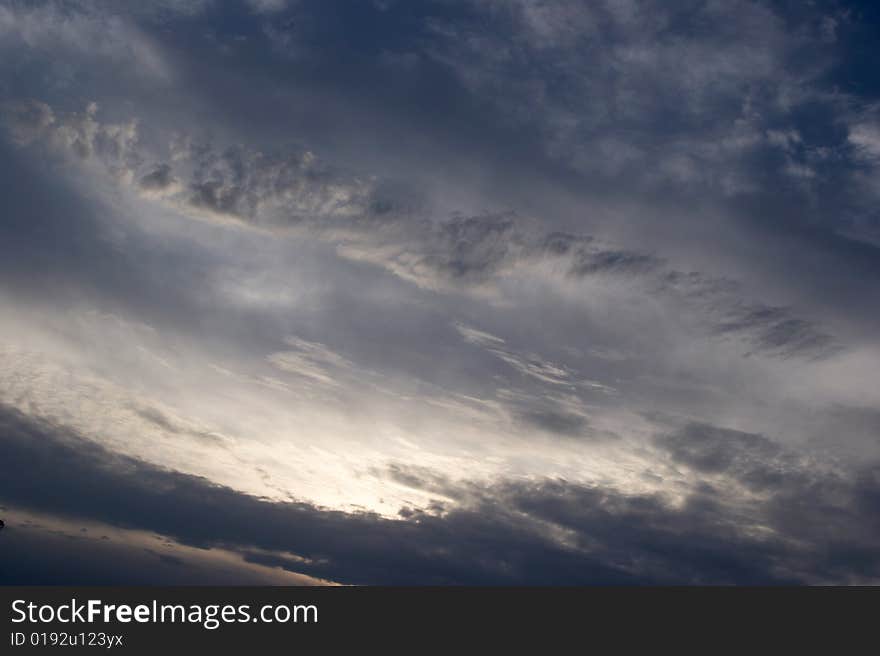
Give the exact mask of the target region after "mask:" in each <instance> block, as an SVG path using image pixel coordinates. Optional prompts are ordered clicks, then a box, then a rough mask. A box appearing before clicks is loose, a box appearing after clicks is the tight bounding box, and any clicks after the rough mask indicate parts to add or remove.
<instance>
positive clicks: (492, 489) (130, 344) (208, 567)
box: [0, 0, 880, 584]
mask: <svg viewBox="0 0 880 656" xmlns="http://www.w3.org/2000/svg"><path fill="white" fill-rule="evenodd" d="M869 12H870V10H869V9H867V8H862V7H858V6H854V7H851V8H840V7H836V6H835V7H827V8H822V7H812V6H811V7H809V8H807V7H803V8H795V7H788V8H771V7H768V6H765V5H764V4H762V3H756V2H748V1H746V0H743V1H739V2H736V3H731V4H729V5H727V4H725V5H718V4H708V5H707V4H696V5H695V4H692V3H687V2H683V3H671V4H670V3H653V2H639V3H618V2H608V3H604V2H603V3H595V4H592V5H584V4H583V3H575V2H568V1H566V0H553V1H549V2H509V3H507V2H505V3H500V2H471V1H468V0H462V1H461V2H438V3H420V4H418V5H415V4H413V3H403V2H381V3H358V4H356V5H354V4H352V3H342V2H339V3H337V2H307V1H299V2H244V1H242V2H240V3H239V2H236V3H214V2H203V3H175V2H161V3H155V4H154V5H150V6H149V7H146V6H145V7H141V8H133V7H121V6H119V5H118V4H116V3H99V4H98V5H93V4H91V3H78V2H73V3H58V2H52V1H48V0H47V1H46V2H40V3H33V4H29V5H21V4H19V3H11V2H10V3H0V34H2V35H3V36H4V39H3V40H2V41H3V43H2V45H0V51H2V55H3V57H2V58H0V61H2V63H0V71H2V75H3V79H4V83H3V84H2V86H0V119H2V121H0V122H2V132H3V138H2V143H0V173H2V175H0V186H2V192H3V195H4V198H6V199H7V201H6V207H7V212H6V218H5V219H4V220H3V222H2V223H0V250H2V255H3V257H2V258H0V274H2V279H0V302H2V304H3V307H4V312H3V313H2V316H0V353H2V355H3V357H2V360H0V403H2V404H3V406H2V421H3V432H2V434H0V439H2V440H3V442H4V450H5V451H6V452H7V453H9V454H12V455H11V456H10V457H11V458H13V459H14V460H15V462H16V463H18V465H19V466H17V467H16V468H15V471H16V472H18V471H19V470H20V471H21V472H26V471H28V468H29V467H31V468H32V467H33V466H36V465H35V464H34V463H40V467H41V468H42V469H41V471H43V472H44V473H45V478H46V480H52V481H53V483H52V485H51V486H48V487H45V488H44V487H40V486H38V485H36V484H35V483H33V482H32V480H36V479H33V477H30V478H26V477H25V476H24V474H23V473H22V474H21V476H19V475H18V474H16V475H14V476H13V477H12V478H7V479H4V481H3V482H2V483H0V503H3V504H5V505H6V507H7V510H8V513H9V516H10V517H18V518H21V519H20V521H19V520H16V521H7V525H8V526H7V528H8V530H7V529H5V533H4V539H6V538H5V536H6V535H12V534H13V533H14V532H15V531H16V530H20V531H21V532H20V533H16V534H15V535H18V537H17V538H16V539H15V540H7V545H6V546H5V547H4V546H3V545H2V544H0V548H5V549H7V550H10V551H8V553H10V554H14V555H13V556H12V557H14V558H19V559H21V558H24V555H23V554H25V553H26V552H27V548H26V545H27V544H31V543H32V542H33V540H35V539H38V538H37V537H35V536H37V535H39V534H40V532H41V531H42V532H44V533H45V534H46V535H55V536H57V535H61V534H73V533H76V532H78V529H77V528H76V527H77V526H78V525H79V524H82V527H83V528H86V529H87V530H86V531H85V532H84V533H83V536H81V540H80V542H82V544H83V545H86V546H85V547H83V548H84V549H87V548H88V546H89V545H90V544H91V542H89V540H91V539H92V538H91V537H88V536H90V535H91V534H92V533H93V532H94V531H98V530H104V531H105V533H106V534H107V535H108V536H111V537H112V538H113V540H110V542H114V544H113V545H112V546H111V545H104V547H102V548H106V549H109V550H111V551H113V550H115V551H113V553H118V554H124V553H128V554H131V555H130V558H129V557H128V556H126V557H125V558H123V557H122V556H121V555H120V562H123V561H124V562H129V560H130V563H131V564H130V565H126V566H125V567H122V566H120V570H119V571H118V572H115V573H114V574H113V575H112V576H111V575H110V573H103V574H102V573H101V572H100V568H99V567H98V566H97V564H95V563H91V564H88V565H86V564H83V565H82V567H81V569H80V570H77V569H76V567H75V566H74V564H73V554H74V553H75V551H76V549H77V548H79V547H73V546H71V547H69V548H70V550H71V551H69V552H67V553H65V551H64V548H63V547H61V546H53V547H52V548H51V549H50V548H48V547H47V548H46V549H45V550H43V551H41V552H40V554H42V555H41V556H39V558H43V559H44V560H45V561H46V562H50V561H51V562H52V564H53V565H52V570H51V571H53V572H57V577H58V580H59V581H63V580H80V579H81V578H83V577H86V576H88V577H91V576H95V577H97V578H98V579H101V580H104V581H114V582H116V581H126V580H131V581H135V580H136V575H135V570H136V569H137V567H139V566H140V565H138V563H141V562H142V558H143V556H140V555H138V556H137V557H135V555H134V553H135V552H134V550H135V549H140V550H141V551H140V552H138V553H148V554H151V555H149V556H147V557H148V558H154V557H155V558H156V559H157V562H159V563H162V565H161V567H162V568H163V569H162V571H163V572H165V574H163V576H165V577H166V578H167V580H168V581H184V582H185V581H198V582H205V581H210V580H211V576H212V574H210V572H215V573H216V580H217V581H236V582H237V581H248V580H249V581H259V582H263V581H265V580H271V578H272V576H277V577H279V578H278V581H279V582H282V581H293V582H303V583H309V582H315V581H317V582H321V581H334V582H340V583H550V584H565V583H590V582H605V583H639V582H651V583H780V582H803V583H834V582H839V583H863V582H872V581H876V580H877V577H878V575H880V573H878V568H880V563H878V561H877V559H876V558H875V557H873V556H872V555H871V554H872V553H875V552H876V547H877V541H878V536H877V531H876V530H875V529H876V526H875V525H874V524H875V522H873V521H872V520H871V517H873V515H874V514H876V499H877V493H876V489H875V488H876V472H875V471H874V470H875V469H876V464H875V463H876V462H877V458H878V456H880V444H878V442H877V439H876V437H877V436H876V430H875V429H876V423H877V422H876V415H877V412H878V408H880V396H878V394H877V391H876V385H874V384H873V381H874V378H875V376H876V374H875V372H876V370H877V369H876V368H877V366H880V344H878V342H877V339H876V335H877V334H878V332H877V327H878V320H880V316H878V314H877V312H876V308H875V307H874V304H872V303H870V302H868V299H870V298H871V297H872V293H873V291H875V289H876V285H877V283H878V278H880V269H878V262H880V259H878V256H877V250H876V249H877V240H876V234H877V215H876V209H875V207H876V202H875V201H876V194H877V189H878V186H877V184H876V180H877V174H878V170H877V166H878V158H877V157H876V152H877V148H876V143H877V139H876V138H875V137H876V134H877V130H876V125H877V124H878V119H877V101H876V98H875V97H873V96H872V95H871V94H872V91H871V90H870V84H869V83H868V81H867V80H863V81H861V82H860V79H861V78H859V75H861V73H859V72H858V69H857V67H855V63H854V61H853V60H852V53H851V51H850V50H849V44H850V43H852V42H855V41H857V40H859V39H866V38H870V35H871V29H873V28H872V27H871V26H872V17H871V15H870V13H869ZM355 26H357V27H356V28H355ZM97 34H102V35H105V36H106V38H102V39H97V38H95V35H97ZM28 463H30V464H28ZM29 481H31V482H29ZM50 488H51V489H50ZM110 489H112V490H115V491H116V492H114V494H113V495H110V496H109V497H107V498H105V495H104V493H103V492H102V490H110ZM50 492H51V494H50ZM212 517H224V521H223V522H214V521H212V520H211V521H209V519H207V518H212ZM16 522H18V524H19V528H18V529H17V528H16ZM823 527H824V528H823ZM829 527H832V528H833V530H832V528H829ZM52 531H54V533H53V532H52ZM145 535H153V536H156V535H158V536H162V539H163V540H164V542H161V543H156V544H153V542H150V540H154V539H157V538H147V537H144V536H145ZM363 535H368V536H370V539H369V540H364V539H363V537H362V536H363ZM358 536H361V537H358ZM145 540H146V542H145ZM74 542H76V541H72V542H70V544H74ZM105 542H106V541H105ZM76 543H77V544H79V542H76ZM52 544H56V542H52ZM57 544H58V545H60V544H61V543H60V542H58V543H57ZM22 545H25V546H22ZM163 545H164V546H163ZM80 546H82V545H80ZM144 548H146V549H148V550H150V551H147V552H143V549H144ZM194 548H208V549H209V550H210V551H209V552H206V554H208V553H209V554H210V555H211V557H210V558H208V555H205V556H204V557H205V559H206V560H204V561H203V562H202V561H200V557H199V551H198V550H197V549H194ZM163 549H164V550H167V553H166V551H163ZM154 552H155V553H154ZM161 556H165V558H164V559H162V558H161ZM34 557H35V558H36V556H34ZM127 559H128V560H127ZM209 560H210V562H208V561H209ZM28 562H30V561H28ZM90 562H91V561H90ZM35 567H36V565H35ZM22 571H24V570H22ZM28 571H31V570H28ZM33 571H36V569H34V570H33ZM86 572H87V573H86ZM206 572H208V574H206ZM206 577H207V578H206ZM285 577H286V578H285ZM290 577H293V578H292V579H291V578H290ZM7 578H8V576H7Z"/></svg>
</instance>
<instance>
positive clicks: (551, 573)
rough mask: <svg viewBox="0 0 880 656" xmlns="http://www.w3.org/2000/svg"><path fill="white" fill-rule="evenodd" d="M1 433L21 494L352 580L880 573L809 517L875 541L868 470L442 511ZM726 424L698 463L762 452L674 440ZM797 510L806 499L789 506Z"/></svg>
mask: <svg viewBox="0 0 880 656" xmlns="http://www.w3.org/2000/svg"><path fill="white" fill-rule="evenodd" d="M713 430H714V431H716V433H715V434H713V432H712V431H713ZM2 435H3V441H4V450H5V452H6V454H7V456H6V466H7V468H8V473H9V475H8V476H4V478H3V481H2V483H0V490H2V498H3V499H4V501H6V502H8V503H14V504H24V505H25V506H26V507H30V508H32V509H34V510H39V511H40V512H44V513H45V512H49V513H53V514H60V515H63V516H68V517H80V518H83V519H91V520H96V521H101V522H104V523H108V524H111V525H116V526H121V527H126V528H129V529H135V528H137V529H142V530H147V531H153V532H157V533H160V534H162V535H165V536H168V537H171V538H173V539H174V540H176V541H178V542H180V543H182V544H184V545H193V546H199V547H203V548H206V547H218V546H220V545H224V546H225V547H226V548H227V549H232V550H239V551H240V552H241V553H243V554H244V555H245V557H246V558H247V559H248V560H250V561H252V562H261V563H265V564H271V565H281V566H284V567H288V568H293V567H295V568H297V570H298V571H300V572H305V573H307V574H311V575H313V576H320V577H329V578H335V579H338V580H341V581H343V582H353V583H369V582H383V583H389V582H390V583H484V584H489V583H494V584H499V583H501V584H504V583H524V582H525V583H528V582H538V581H540V582H543V583H557V584H575V583H600V582H603V583H635V582H642V583H672V582H677V583H697V582H702V583H784V582H797V581H800V582H823V581H828V580H837V581H842V580H844V581H862V582H869V581H871V580H875V579H876V577H877V576H878V575H880V563H878V562H877V559H876V558H868V559H860V560H858V561H854V562H851V563H849V566H847V565H846V564H845V562H842V561H841V560H840V557H841V553H840V552H839V550H838V549H836V548H835V547H834V546H833V543H831V542H829V540H831V539H832V536H830V535H828V534H827V531H825V530H824V529H822V528H820V527H818V526H817V524H816V522H815V519H816V517H809V516H803V508H804V505H803V504H804V503H805V501H806V500H809V501H812V502H816V503H818V504H819V506H818V507H819V508H820V513H821V514H823V515H825V513H827V517H828V518H829V519H830V518H831V517H832V516H834V515H833V513H836V512H839V511H840V510H841V509H840V507H839V505H838V504H839V503H840V501H838V499H839V498H840V495H843V498H844V499H845V500H854V501H855V503H854V504H853V505H851V506H847V507H848V508H849V509H848V510H846V511H845V513H844V515H842V516H837V517H836V518H835V519H834V525H835V526H836V527H838V529H842V530H844V531H845V533H844V534H843V535H845V536H846V537H848V538H852V540H853V541H852V543H851V545H850V549H855V550H861V551H863V552H864V553H868V550H869V549H874V553H876V546H877V542H878V539H880V534H878V530H880V526H877V525H876V522H871V521H868V522H867V523H866V522H865V516H863V515H862V514H861V513H863V512H871V511H872V509H873V511H874V512H876V507H874V506H875V504H876V500H877V498H880V493H878V491H877V479H876V477H873V478H872V476H873V474H872V473H871V471H870V470H867V471H865V472H864V473H862V474H861V475H860V476H859V477H858V478H857V479H856V480H855V481H854V482H852V483H847V482H844V481H843V480H841V479H839V478H836V477H834V476H825V477H824V478H823V477H821V476H819V477H816V478H811V482H812V484H811V486H810V488H809V489H810V490H811V492H810V495H809V497H808V498H806V499H804V498H801V497H799V496H798V495H799V494H800V493H802V492H804V491H806V489H807V488H806V487H805V485H804V484H803V483H802V482H801V480H802V479H803V478H804V477H805V476H806V474H805V473H804V472H803V471H795V472H793V473H792V474H790V475H789V474H783V475H781V477H780V480H779V482H778V484H777V485H776V486H775V487H774V488H773V490H772V491H773V492H774V494H773V495H772V496H771V498H770V499H769V501H767V502H763V503H762V502H758V503H757V505H756V506H755V507H754V508H753V509H751V510H750V512H755V513H756V516H750V515H749V513H748V512H746V513H745V514H741V513H740V512H730V511H731V508H730V505H731V501H730V499H729V498H726V497H725V493H724V492H722V491H721V490H717V489H712V488H711V487H710V486H702V487H700V486H697V487H696V488H694V490H693V491H691V492H690V493H689V494H688V496H687V497H686V499H685V501H684V502H683V503H681V504H679V505H677V506H676V505H674V504H671V503H669V502H668V501H666V500H664V499H663V498H662V497H659V496H639V495H625V494H621V493H619V492H616V491H614V490H612V489H603V488H596V487H585V486H581V485H576V484H570V483H567V482H565V481H558V480H557V481H552V480H549V481H548V480H544V481H540V480H539V481H534V482H516V481H508V482H498V483H495V484H493V485H491V486H488V487H484V486H478V485H471V486H466V487H459V488H457V489H448V490H446V491H447V492H448V494H449V496H450V497H451V498H453V499H458V501H457V502H456V503H455V504H453V505H449V504H442V503H441V504H440V506H438V510H439V509H440V508H442V512H439V514H435V513H431V512H426V511H422V512H415V513H406V517H405V518H403V519H399V520H391V519H382V518H379V517H377V516H375V515H371V514H364V513H360V514H357V513H355V514H346V513H340V512H336V511H331V510H325V509H321V508H317V507H314V506H310V505H309V504H304V503H272V502H268V501H264V500H260V499H257V498H254V497H249V496H246V495H242V494H239V493H236V492H233V491H232V490H229V489H228V488H223V487H219V486H216V485H211V484H210V483H209V482H208V481H205V480H204V479H199V478H195V477H191V476H186V475H183V474H177V473H174V472H171V471H167V470H160V469H156V468H154V467H152V466H149V465H146V464H145V463H142V462H139V461H136V460H132V459H127V458H121V457H119V456H113V455H112V454H110V453H108V452H106V451H104V450H103V449H100V448H99V447H96V446H94V445H91V444H89V443H87V442H83V441H82V440H80V439H79V438H77V437H76V436H75V435H74V434H72V433H70V432H69V431H66V430H64V429H61V428H58V427H52V426H50V425H46V424H41V423H39V422H35V421H33V420H31V419H28V418H26V417H23V416H22V415H20V414H17V413H15V412H13V411H9V410H4V412H3V433H2ZM725 438H726V440H727V444H726V445H725V446H724V448H725V449H728V450H729V453H728V455H727V456H726V457H722V458H721V460H718V459H717V458H708V459H707V458H706V457H705V456H698V457H697V458H696V459H694V458H690V459H687V458H686V460H687V462H689V463H695V464H696V465H697V468H698V469H700V470H706V469H708V470H709V471H719V470H723V471H730V470H731V463H737V462H739V459H740V458H743V457H753V456H746V455H745V454H744V453H741V452H747V451H749V450H750V449H751V448H753V447H754V445H755V443H756V438H755V437H754V436H752V437H748V436H745V435H744V434H741V433H735V432H725V431H723V430H721V429H712V428H709V427H691V428H689V429H687V431H686V432H685V433H683V434H682V436H679V437H678V438H676V439H675V440H673V442H672V444H671V446H672V449H673V453H677V454H679V456H678V457H680V454H681V451H680V449H682V448H687V447H686V446H684V445H685V444H688V443H698V442H700V441H701V440H706V439H708V440H711V441H713V444H714V446H710V447H709V449H710V450H711V449H712V448H715V447H717V446H718V445H720V443H721V441H722V439H725ZM676 440H677V441H676ZM758 442H759V443H760V439H758ZM35 469H36V470H38V471H40V472H41V476H42V477H44V478H46V479H47V480H52V481H53V484H52V486H51V488H49V487H46V486H44V485H43V484H42V483H40V482H39V481H38V480H37V479H35V478H34V476H33V472H34V471H35ZM734 469H735V470H736V471H737V472H740V473H742V470H741V469H740V468H738V467H734ZM394 475H395V477H396V478H397V480H399V481H402V482H403V483H404V484H408V485H423V486H427V487H428V488H429V489H439V490H444V488H445V487H448V485H449V484H448V483H446V482H444V481H443V480H442V479H434V480H433V481H432V479H431V478H430V477H429V478H427V479H425V478H424V476H425V474H423V473H421V472H418V471H413V472H411V473H408V472H406V471H405V470H398V471H397V473H396V474H394ZM813 476H816V475H815V474H813ZM746 479H747V480H748V477H747V478H746ZM85 481H88V484H84V483H85ZM786 509H788V510H789V511H794V513H795V514H794V515H793V516H792V515H789V516H788V517H785V516H783V515H782V514H781V513H782V512H784V511H785V510H786ZM747 510H749V509H747ZM211 518H214V519H211ZM755 522H759V523H760V522H764V523H769V524H768V525H769V528H770V531H769V532H767V531H766V530H765V531H764V532H761V531H757V530H756V527H755ZM801 522H804V523H803V524H802V523H801ZM790 538H797V541H796V542H792V541H791V540H790ZM285 554H293V555H292V556H291V555H285ZM485 554H492V557H491V559H487V558H485V557H484V556H485Z"/></svg>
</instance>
